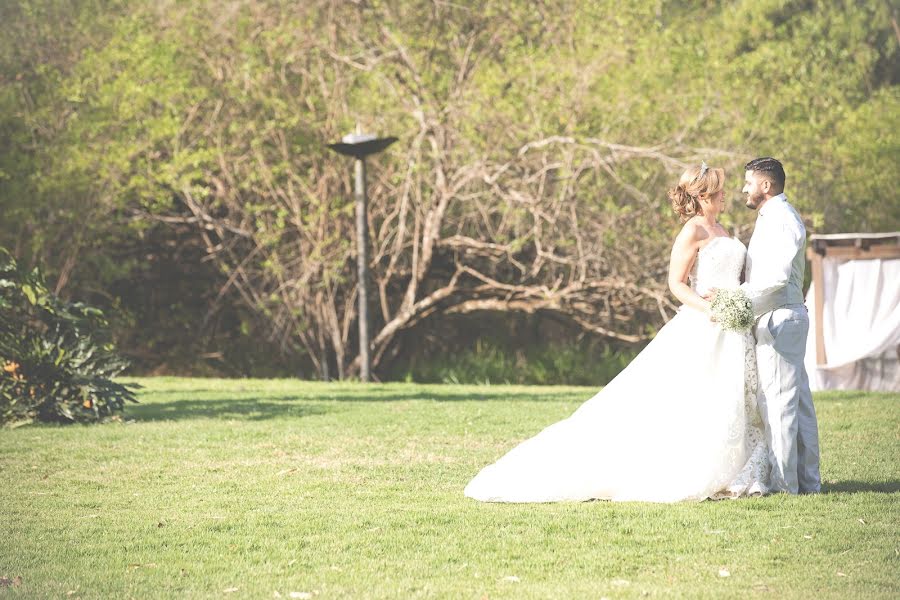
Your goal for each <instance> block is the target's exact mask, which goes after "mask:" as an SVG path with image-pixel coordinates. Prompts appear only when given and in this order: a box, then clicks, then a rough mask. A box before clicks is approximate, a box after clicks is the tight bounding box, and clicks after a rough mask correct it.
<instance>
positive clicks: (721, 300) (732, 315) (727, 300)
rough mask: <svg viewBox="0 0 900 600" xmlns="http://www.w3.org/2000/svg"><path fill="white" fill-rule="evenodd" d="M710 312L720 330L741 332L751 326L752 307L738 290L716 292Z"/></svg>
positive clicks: (740, 290) (748, 300)
mask: <svg viewBox="0 0 900 600" xmlns="http://www.w3.org/2000/svg"><path fill="white" fill-rule="evenodd" d="M710 310H711V311H712V315H713V318H714V319H715V321H716V323H718V324H719V325H720V326H721V327H722V329H727V330H729V331H738V332H741V331H747V330H748V329H750V326H751V325H753V305H752V304H750V298H748V297H747V294H745V293H744V290H742V289H740V288H737V289H733V290H718V292H716V298H715V299H714V300H713V302H712V306H710Z"/></svg>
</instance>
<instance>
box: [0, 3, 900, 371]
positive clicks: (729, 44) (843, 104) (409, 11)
mask: <svg viewBox="0 0 900 600" xmlns="http://www.w3.org/2000/svg"><path fill="white" fill-rule="evenodd" d="M897 18H898V17H897V12H896V9H894V8H893V7H892V6H891V4H890V3H889V2H887V1H875V0H871V1H869V2H861V3H860V2H851V1H846V2H815V1H808V0H807V1H799V0H798V1H788V0H762V1H760V0H741V1H732V2H712V1H706V2H700V1H698V2H667V1H662V0H653V1H643V2H642V1H638V2H629V3H622V2H612V1H609V2H605V1H601V2H590V3H586V2H577V1H564V0H561V1H559V2H544V3H535V2H530V1H529V2H525V1H521V2H520V1H518V0H505V1H493V0H485V1H483V2H480V3H477V4H470V3H445V2H436V1H433V0H431V1H426V0H404V1H391V2H383V1H374V0H372V1H359V2H347V3H334V2H330V1H325V0H311V1H309V2H302V3H297V2H288V1H278V0H271V1H262V0H236V1H233V2H227V3H221V2H205V1H199V0H198V1H196V2H191V3H179V2H158V1H154V2H147V1H138V0H118V1H112V0H110V1H106V0H89V1H86V2H76V1H74V0H69V1H67V0H18V1H16V0H10V1H9V2H4V3H3V4H2V6H0V109H2V110H0V135H2V138H3V142H4V143H3V144H2V146H0V207H2V214H3V216H4V218H3V220H2V223H0V245H2V246H5V247H7V248H9V249H10V251H11V252H12V253H13V255H14V256H16V257H17V258H18V259H19V260H20V261H23V262H25V263H41V264H42V265H44V267H45V268H46V269H47V272H48V274H49V275H50V281H52V282H54V283H55V291H57V292H58V293H61V294H62V295H63V296H66V295H72V296H75V295H77V296H79V297H82V298H84V299H85V300H87V301H90V302H91V303H93V304H98V305H102V306H104V307H106V308H113V309H116V310H117V311H118V314H119V317H118V318H117V319H115V320H114V322H113V325H114V328H115V331H116V336H117V342H118V344H119V347H120V348H122V349H123V351H124V353H125V354H126V355H128V356H130V357H131V358H132V360H134V361H135V362H136V364H137V365H138V369H139V370H141V371H145V372H146V371H153V370H157V371H161V372H163V371H164V372H181V373H212V372H218V373H231V374H258V375H272V374H294V375H301V376H306V377H341V378H344V377H351V376H353V375H354V373H355V371H356V369H357V368H358V365H357V363H356V362H355V359H356V352H355V350H354V344H355V340H354V332H355V318H356V308H355V301H356V282H355V275H354V261H355V256H354V252H355V249H354V247H353V244H352V243H351V239H352V235H351V232H352V227H353V214H352V194H351V189H350V183H351V182H350V176H349V173H350V171H349V168H350V164H349V163H348V162H347V161H345V160H343V159H341V158H340V157H338V156H337V155H335V154H333V153H331V152H330V151H328V150H327V149H326V148H325V144H326V143H328V142H333V141H336V140H338V139H339V138H340V137H341V136H342V135H343V134H345V133H347V132H348V131H350V130H352V129H353V128H354V126H355V125H356V123H360V124H361V125H362V126H363V128H364V129H366V130H369V131H372V132H375V133H379V134H383V135H388V134H390V135H396V136H398V137H399V138H400V142H399V143H397V144H395V145H394V146H392V147H391V148H390V149H389V150H388V151H387V152H386V153H385V154H384V155H381V156H379V157H378V158H377V159H376V160H375V161H372V162H371V164H370V170H369V171H370V172H369V191H370V194H369V195H370V203H371V204H370V215H369V218H370V222H369V225H370V232H371V237H372V246H373V248H372V272H373V277H374V280H375V281H374V294H373V296H374V300H373V306H372V313H373V314H374V315H375V323H374V324H373V326H374V327H373V328H374V331H373V337H374V355H375V372H376V373H377V374H378V375H379V376H380V377H382V378H389V377H402V376H407V377H412V378H423V377H425V378H427V377H436V378H442V377H443V378H447V377H450V378H453V377H456V376H457V374H453V373H448V372H446V371H444V372H440V371H435V370H434V368H433V363H434V361H438V362H447V361H448V360H449V359H447V358H446V356H447V353H448V351H452V352H458V351H459V350H460V349H464V348H470V347H471V346H472V345H473V344H474V342H475V340H477V339H478V338H479V337H488V338H490V339H491V340H492V341H491V344H494V346H490V347H489V348H488V350H486V351H485V354H484V356H485V360H488V361H490V360H494V359H497V360H506V358H503V357H509V356H513V355H516V356H518V358H514V359H513V360H512V361H511V362H509V363H508V364H507V363H504V365H506V366H505V367H504V369H505V370H504V369H501V371H503V372H502V373H499V374H498V373H488V371H489V369H488V370H484V369H482V370H481V371H479V373H480V375H478V376H483V377H485V378H491V377H493V378H494V379H497V378H500V379H503V378H510V377H512V378H514V379H516V380H528V381H538V382H551V381H552V380H553V379H554V378H561V377H565V378H566V380H567V381H570V382H573V383H576V382H580V383H594V382H601V381H598V380H602V379H604V378H608V375H609V373H608V372H606V371H604V369H602V368H598V366H597V365H598V361H599V360H600V357H603V356H605V357H606V358H607V359H610V357H611V356H613V355H612V354H610V352H613V354H615V352H624V353H626V354H627V353H628V352H632V351H634V349H635V348H637V347H639V345H640V344H641V343H642V342H644V341H646V340H647V339H649V338H650V337H651V336H652V335H653V332H654V331H655V330H656V328H658V327H659V326H660V325H661V324H662V323H663V322H664V321H665V319H666V318H667V317H668V316H670V315H671V314H672V311H673V309H674V306H673V304H672V300H671V298H670V297H669V295H668V293H667V291H666V290H665V286H664V275H665V269H666V265H667V260H668V247H669V244H670V240H671V238H672V237H673V235H674V232H675V231H676V228H677V227H678V223H677V220H676V219H675V218H674V216H672V214H671V211H670V209H669V207H668V206H667V202H666V200H665V191H666V188H667V187H668V186H670V185H672V184H673V183H674V181H675V180H676V178H677V175H678V173H679V172H680V171H681V170H682V169H683V168H684V167H685V166H687V165H689V164H695V163H698V162H699V161H700V160H706V161H707V162H709V163H711V164H716V165H722V166H724V167H725V168H726V171H727V173H728V175H729V182H728V184H727V192H728V199H729V200H730V202H731V204H732V206H733V207H734V208H733V210H732V211H731V213H730V214H729V215H728V221H727V225H728V226H729V227H731V228H733V229H734V230H735V232H736V233H737V234H738V235H740V236H742V237H744V238H746V237H747V236H748V235H749V232H750V229H751V227H752V219H753V214H752V213H750V212H749V211H746V210H744V209H743V208H741V203H740V202H739V196H740V186H741V183H740V181H741V179H742V167H743V164H744V163H745V162H746V161H747V160H748V159H750V158H753V157H755V156H761V155H773V156H776V157H779V158H780V159H781V160H782V161H783V163H784V164H785V168H786V171H787V173H788V189H787V192H788V194H789V197H790V198H791V200H792V201H793V202H794V203H795V204H796V205H797V206H798V208H799V209H800V210H801V212H802V213H803V214H804V216H805V217H806V218H807V219H808V223H809V226H810V230H811V231H813V232H819V233H827V232H837V231H890V230H897V229H900V200H898V195H897V192H896V179H897V174H898V168H897V167H898V158H897V157H898V156H900V110H898V108H900V87H898V81H900V63H898V39H900V27H898V22H897ZM536 341H537V342H539V344H531V345H532V346H540V347H543V348H550V349H553V348H558V347H561V348H564V350H558V349H553V350H552V352H551V354H552V355H553V358H552V359H551V360H548V357H547V356H538V355H535V354H534V351H530V352H528V353H526V352H523V351H521V350H520V351H519V352H518V353H517V354H516V353H507V352H505V351H504V348H505V347H506V346H509V345H514V346H516V347H524V346H528V345H529V344H530V343H531V342H536ZM554 344H558V345H559V346H554ZM478 347H482V346H478ZM497 347H499V348H500V351H499V352H498V351H497ZM490 357H494V358H493V359H491V358H490ZM498 357H500V358H498ZM559 357H568V358H566V359H565V360H563V359H560V358H559ZM466 360H469V363H466V361H465V360H463V361H462V362H461V363H460V364H463V363H466V364H470V366H471V364H477V363H479V361H478V360H475V361H474V363H473V361H471V360H470V359H466ZM607 362H612V363H615V362H616V361H615V360H612V359H610V360H607ZM527 365H532V366H531V367H528V366H527ZM534 365H543V367H540V368H537V370H535V367H534ZM548 365H549V366H548ZM504 373H506V374H504ZM517 373H518V375H517Z"/></svg>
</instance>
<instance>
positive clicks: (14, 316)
mask: <svg viewBox="0 0 900 600" xmlns="http://www.w3.org/2000/svg"><path fill="white" fill-rule="evenodd" d="M105 325H106V322H105V320H104V319H103V314H102V313H101V312H100V311H99V310H97V309H96V308H92V307H90V306H87V305H85V304H81V303H78V302H63V301H61V300H60V299H59V298H57V297H56V296H55V295H54V294H52V293H51V292H50V291H49V290H48V289H47V287H46V285H45V283H44V279H43V277H42V276H41V273H40V272H39V271H38V270H37V269H34V270H32V271H26V270H24V269H22V268H21V267H19V266H18V265H17V264H16V261H15V260H14V259H13V258H12V257H11V256H10V254H9V253H8V252H7V251H6V250H5V249H3V248H0V367H2V371H0V423H14V422H20V421H23V420H32V419H37V420H40V421H56V422H63V423H73V422H91V421H100V420H103V419H105V418H108V417H111V416H113V415H114V414H115V413H118V412H121V411H122V410H123V409H124V407H125V402H126V401H131V402H137V400H136V398H135V396H134V392H133V391H132V390H131V388H133V387H134V386H133V385H132V386H129V385H124V384H119V383H116V382H114V381H112V377H114V376H115V375H117V374H118V373H120V372H121V371H122V369H124V368H125V366H126V363H125V361H123V360H121V359H119V358H118V357H117V356H116V355H115V353H114V351H113V348H112V345H111V344H109V343H108V342H106V341H105V332H104V327H105Z"/></svg>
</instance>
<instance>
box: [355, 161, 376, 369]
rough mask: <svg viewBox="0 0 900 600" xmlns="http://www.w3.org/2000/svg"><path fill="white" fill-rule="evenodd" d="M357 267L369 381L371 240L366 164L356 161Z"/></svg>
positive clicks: (362, 356)
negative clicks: (367, 208) (367, 213)
mask: <svg viewBox="0 0 900 600" xmlns="http://www.w3.org/2000/svg"><path fill="white" fill-rule="evenodd" d="M354 174H355V176H356V177H355V179H356V182H355V183H356V185H355V188H356V189H355V191H356V266H357V274H358V276H359V378H360V380H362V381H369V372H370V370H371V368H372V362H371V358H370V357H369V293H368V282H369V253H368V248H369V240H368V237H369V235H368V232H369V227H368V219H367V218H366V162H365V160H364V159H362V158H357V159H356V165H355V169H354Z"/></svg>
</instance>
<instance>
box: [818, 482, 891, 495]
mask: <svg viewBox="0 0 900 600" xmlns="http://www.w3.org/2000/svg"><path fill="white" fill-rule="evenodd" d="M865 492H876V493H880V494H896V493H898V492H900V481H897V480H896V479H894V480H891V481H836V482H835V483H826V484H823V485H822V493H823V494H860V493H865Z"/></svg>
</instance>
